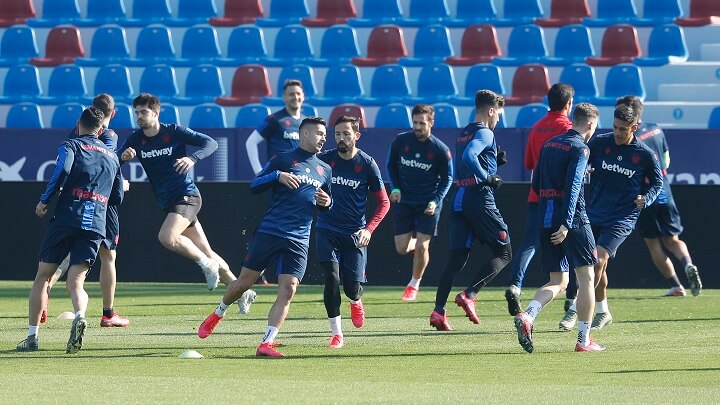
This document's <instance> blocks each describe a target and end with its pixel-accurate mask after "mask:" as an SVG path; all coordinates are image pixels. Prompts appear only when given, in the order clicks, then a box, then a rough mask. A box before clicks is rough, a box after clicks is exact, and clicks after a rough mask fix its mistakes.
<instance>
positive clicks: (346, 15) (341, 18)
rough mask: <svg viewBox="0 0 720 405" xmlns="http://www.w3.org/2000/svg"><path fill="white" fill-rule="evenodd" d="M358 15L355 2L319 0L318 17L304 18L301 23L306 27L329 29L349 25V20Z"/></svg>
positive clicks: (349, 0) (347, 0)
mask: <svg viewBox="0 0 720 405" xmlns="http://www.w3.org/2000/svg"><path fill="white" fill-rule="evenodd" d="M356 15H357V12H356V11H355V3H353V0H318V2H317V17H316V18H309V17H308V18H303V19H302V21H301V22H300V23H301V24H302V25H304V26H306V27H329V26H331V25H336V24H347V22H348V19H350V18H354V17H355V16H356Z"/></svg>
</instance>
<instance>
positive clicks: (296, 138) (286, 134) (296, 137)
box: [283, 131, 300, 141]
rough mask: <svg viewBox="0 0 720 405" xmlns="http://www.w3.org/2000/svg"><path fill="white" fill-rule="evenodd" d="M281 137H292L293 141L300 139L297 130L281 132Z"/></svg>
mask: <svg viewBox="0 0 720 405" xmlns="http://www.w3.org/2000/svg"><path fill="white" fill-rule="evenodd" d="M283 139H292V140H295V141H299V140H300V134H299V133H297V132H288V131H285V132H283Z"/></svg>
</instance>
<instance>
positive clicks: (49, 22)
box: [27, 0, 80, 28]
mask: <svg viewBox="0 0 720 405" xmlns="http://www.w3.org/2000/svg"><path fill="white" fill-rule="evenodd" d="M78 20H80V6H79V5H78V0H45V1H43V6H42V18H31V19H29V20H28V22H27V24H28V25H29V26H31V27H44V28H52V27H55V26H56V25H61V24H70V25H75V23H76V22H77V21H78Z"/></svg>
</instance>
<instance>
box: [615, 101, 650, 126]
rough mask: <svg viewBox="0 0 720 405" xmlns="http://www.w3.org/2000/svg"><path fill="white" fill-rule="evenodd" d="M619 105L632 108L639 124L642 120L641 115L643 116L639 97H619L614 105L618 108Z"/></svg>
mask: <svg viewBox="0 0 720 405" xmlns="http://www.w3.org/2000/svg"><path fill="white" fill-rule="evenodd" d="M621 104H624V105H627V106H630V107H632V109H633V110H635V111H636V112H637V115H638V122H640V121H641V120H642V115H643V102H642V100H640V97H638V96H625V97H620V98H619V99H617V101H616V102H615V105H616V106H618V105H621Z"/></svg>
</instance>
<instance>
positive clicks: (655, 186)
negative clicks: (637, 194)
mask: <svg viewBox="0 0 720 405" xmlns="http://www.w3.org/2000/svg"><path fill="white" fill-rule="evenodd" d="M647 155H648V156H647V159H645V162H646V163H645V173H646V175H645V176H646V177H647V180H648V183H649V188H648V191H647V192H646V193H645V195H644V197H645V206H646V207H649V206H650V204H652V203H653V202H655V199H656V198H657V196H658V194H660V191H661V190H662V187H663V176H662V170H661V169H660V161H659V160H658V157H657V156H655V155H654V154H653V153H650V152H649V151H648V152H647Z"/></svg>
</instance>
